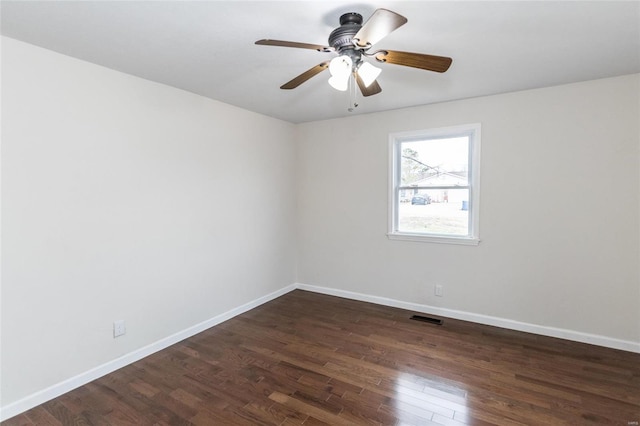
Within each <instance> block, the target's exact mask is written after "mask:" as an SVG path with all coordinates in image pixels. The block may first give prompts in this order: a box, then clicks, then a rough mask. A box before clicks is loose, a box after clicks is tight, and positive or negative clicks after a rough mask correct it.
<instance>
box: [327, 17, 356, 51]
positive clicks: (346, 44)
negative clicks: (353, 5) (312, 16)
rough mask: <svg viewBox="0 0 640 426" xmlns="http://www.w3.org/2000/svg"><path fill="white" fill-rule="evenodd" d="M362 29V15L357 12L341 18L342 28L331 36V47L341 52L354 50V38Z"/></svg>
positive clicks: (334, 31) (337, 29)
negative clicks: (346, 49)
mask: <svg viewBox="0 0 640 426" xmlns="http://www.w3.org/2000/svg"><path fill="white" fill-rule="evenodd" d="M360 28H362V15H360V14H359V13H355V12H350V13H345V14H344V15H342V16H341V17H340V26H339V27H338V28H336V29H335V30H333V31H332V32H331V34H330V35H329V46H332V47H333V48H335V49H336V51H338V52H341V51H342V50H344V49H345V48H348V49H353V47H354V46H353V41H352V40H353V36H355V35H356V34H357V33H358V31H360Z"/></svg>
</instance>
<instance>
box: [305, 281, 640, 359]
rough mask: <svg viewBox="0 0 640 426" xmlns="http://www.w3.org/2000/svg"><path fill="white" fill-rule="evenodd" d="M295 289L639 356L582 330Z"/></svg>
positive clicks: (626, 345)
mask: <svg viewBox="0 0 640 426" xmlns="http://www.w3.org/2000/svg"><path fill="white" fill-rule="evenodd" d="M296 288H299V289H300V290H307V291H312V292H314V293H322V294H327V295H330V296H338V297H343V298H345V299H353V300H359V301H361V302H370V303H376V304H378V305H384V306H391V307H394V308H401V309H406V310H409V311H414V312H420V313H428V314H431V315H438V316H443V317H447V318H454V319H459V320H464V321H470V322H475V323H479V324H485V325H492V326H495V327H501V328H507V329H510V330H517V331H524V332H527V333H533V334H540V335H542V336H549V337H557V338H560V339H566V340H573V341H575V342H581V343H589V344H592V345H598V346H604V347H607V348H612V349H620V350H623V351H629V352H636V353H640V343H638V342H632V341H628V340H620V339H614V338H611V337H606V336H600V335H597V334H589V333H583V332H580V331H574V330H567V329H563V328H556V327H547V326H544V325H537V324H530V323H526V322H520V321H514V320H510V319H506V318H498V317H492V316H488V315H482V314H474V313H472V312H464V311H457V310H454V309H445V308H438V307H435V306H429V305H422V304H419V303H411V302H403V301H401V300H395V299H389V298H386V297H379V296H371V295H368V294H362V293H354V292H351V291H345V290H339V289H335V288H328V287H319V286H314V285H307V284H301V283H298V284H296Z"/></svg>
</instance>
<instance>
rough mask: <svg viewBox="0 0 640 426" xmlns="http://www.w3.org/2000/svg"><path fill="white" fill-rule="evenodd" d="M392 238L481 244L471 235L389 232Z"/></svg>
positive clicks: (441, 242)
mask: <svg viewBox="0 0 640 426" xmlns="http://www.w3.org/2000/svg"><path fill="white" fill-rule="evenodd" d="M387 237H389V239H390V240H399V241H414V242H418V243H437V244H458V245H465V246H477V245H478V244H480V239H478V238H470V237H446V236H442V237H439V236H435V235H422V234H409V233H399V232H395V233H389V234H387Z"/></svg>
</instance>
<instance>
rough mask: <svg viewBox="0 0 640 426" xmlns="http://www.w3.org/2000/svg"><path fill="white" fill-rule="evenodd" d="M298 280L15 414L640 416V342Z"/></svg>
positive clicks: (41, 421)
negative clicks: (501, 320) (456, 313)
mask: <svg viewBox="0 0 640 426" xmlns="http://www.w3.org/2000/svg"><path fill="white" fill-rule="evenodd" d="M412 314H413V313H412V312H408V311H405V310H402V309H398V308H390V307H385V306H379V305H373V304H369V303H365V302H359V301H353V300H347V299H341V298H338V297H333V296H326V295H320V294H314V293H310V292H305V291H300V290H296V291H293V292H291V293H288V294H286V295H284V296H282V297H279V298H277V299H275V300H273V301H271V302H269V303H266V304H264V305H261V306H259V307H257V308H255V309H253V310H251V311H248V312H246V313H244V314H242V315H239V316H237V317H235V318H233V319H231V320H228V321H225V322H224V323H222V324H220V325H218V326H216V327H212V328H210V329H209V330H206V331H204V332H202V333H200V334H198V335H196V336H193V337H191V338H189V339H186V340H185V341H182V342H179V343H177V344H175V345H173V346H171V347H169V348H166V349H165V350H163V351H160V352H158V353H155V354H153V355H151V356H149V357H147V358H145V359H143V360H140V361H138V362H135V363H133V364H131V365H129V366H127V367H124V368H122V369H120V370H118V371H115V372H113V373H111V374H108V375H106V376H104V377H102V378H100V379H97V380H95V381H93V382H91V383H88V384H86V385H84V386H81V387H80V388H78V389H75V390H73V391H71V392H69V393H67V394H65V395H62V396H61V397H59V398H56V399H53V400H51V401H49V402H47V403H45V404H42V405H41V406H38V407H35V408H33V409H31V410H29V411H27V412H25V413H22V414H20V415H18V416H15V417H13V418H11V419H8V420H7V421H5V422H3V423H2V426H15V425H25V426H32V425H84V424H86V425H96V426H111V425H114V426H121V425H129V424H130V425H283V426H286V425H307V426H308V425H326V424H329V425H340V424H350V425H353V424H357V425H360V424H363V425H364V424H372V425H395V426H399V425H452V426H460V425H465V424H471V425H480V426H483V425H538V424H540V425H542V424H545V425H547V424H549V425H556V424H622V425H629V424H634V422H640V354H636V353H630V352H625V351H618V350H613V349H608V348H602V347H596V346H592V345H587V344H582V343H576V342H570V341H566V340H561V339H555V338H548V337H544V336H538V335H533V334H528V333H521V332H517V331H513V330H506V329H500V328H495V327H490V326H484V325H479V324H473V323H469V322H465V321H458V320H453V319H448V318H445V319H444V323H443V325H441V326H436V325H432V324H426V323H421V322H418V321H413V320H410V316H411V315H412Z"/></svg>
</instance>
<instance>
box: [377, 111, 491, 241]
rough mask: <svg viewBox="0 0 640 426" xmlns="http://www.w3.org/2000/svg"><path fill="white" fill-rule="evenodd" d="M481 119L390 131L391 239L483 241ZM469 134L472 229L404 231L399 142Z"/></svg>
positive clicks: (470, 220) (470, 224)
mask: <svg viewBox="0 0 640 426" xmlns="http://www.w3.org/2000/svg"><path fill="white" fill-rule="evenodd" d="M480 130H481V126H480V123H474V124H465V125H460V126H453V127H441V128H437V129H426V130H418V131H410V132H399V133H391V134H390V135H389V160H390V163H389V232H388V234H387V236H388V237H389V239H391V240H405V241H419V242H428V243H445V244H464V245H478V244H479V243H480V237H479V225H480ZM460 136H468V137H469V159H468V162H469V176H468V179H469V186H468V189H469V202H468V209H469V227H468V230H469V233H468V235H464V236H452V235H445V234H427V233H412V232H401V231H399V230H398V208H399V206H400V197H399V194H400V190H399V185H400V169H401V158H402V157H401V153H400V146H401V144H402V143H403V142H412V141H421V140H429V139H445V138H455V137H460Z"/></svg>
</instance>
